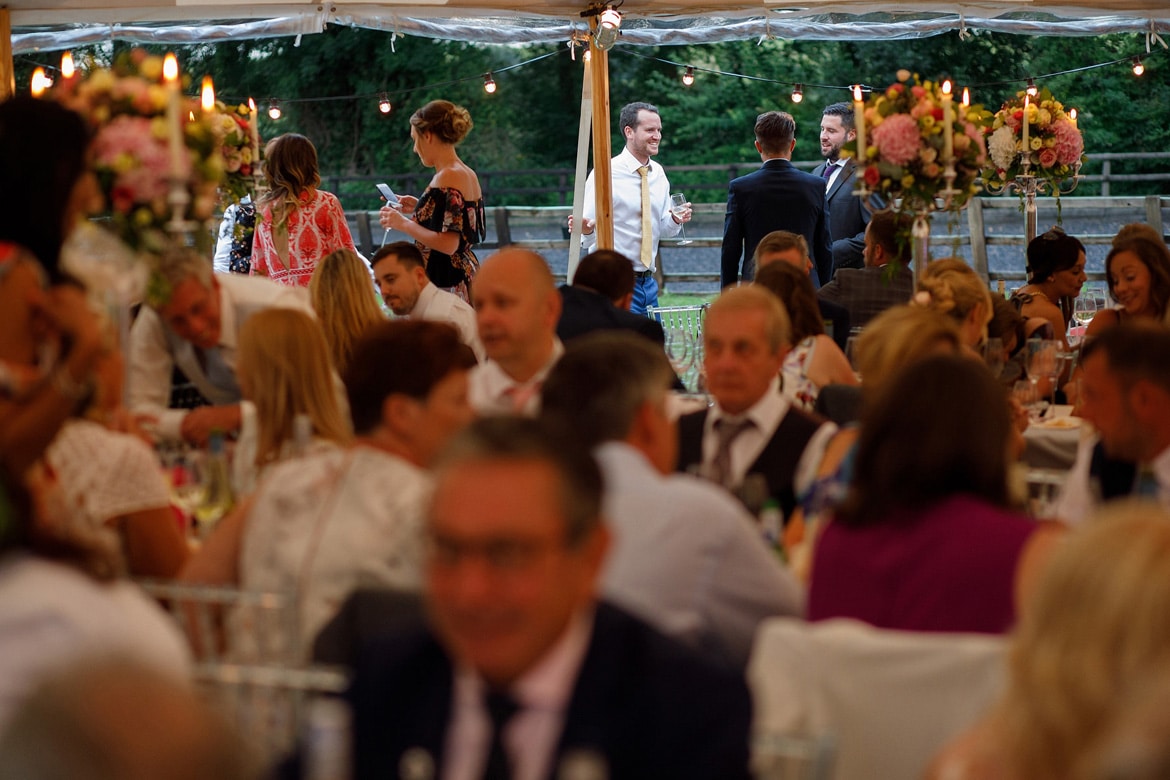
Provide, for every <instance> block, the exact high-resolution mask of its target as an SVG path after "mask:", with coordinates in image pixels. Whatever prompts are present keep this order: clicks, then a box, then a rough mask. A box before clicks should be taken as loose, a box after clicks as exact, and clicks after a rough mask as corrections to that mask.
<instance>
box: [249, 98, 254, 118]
mask: <svg viewBox="0 0 1170 780" xmlns="http://www.w3.org/2000/svg"><path fill="white" fill-rule="evenodd" d="M248 111H250V112H251V113H253V114H254V113H256V101H255V100H253V99H252V98H248Z"/></svg>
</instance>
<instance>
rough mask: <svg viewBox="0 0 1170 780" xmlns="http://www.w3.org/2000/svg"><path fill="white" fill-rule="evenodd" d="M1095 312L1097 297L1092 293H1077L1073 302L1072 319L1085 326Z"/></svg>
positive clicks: (1091, 319)
mask: <svg viewBox="0 0 1170 780" xmlns="http://www.w3.org/2000/svg"><path fill="white" fill-rule="evenodd" d="M1096 314H1097V298H1096V297H1095V296H1093V295H1092V294H1089V295H1083V294H1082V295H1078V296H1077V299H1076V300H1075V301H1074V302H1073V319H1074V320H1076V321H1077V323H1079V324H1080V325H1081V327H1085V326H1087V325H1088V324H1089V323H1090V322H1092V321H1093V317H1095V316H1096Z"/></svg>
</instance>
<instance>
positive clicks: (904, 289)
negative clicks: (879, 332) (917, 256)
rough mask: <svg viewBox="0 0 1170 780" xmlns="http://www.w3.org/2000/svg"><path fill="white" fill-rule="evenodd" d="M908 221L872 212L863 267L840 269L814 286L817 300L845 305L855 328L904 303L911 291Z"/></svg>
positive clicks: (902, 216)
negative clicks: (827, 279)
mask: <svg viewBox="0 0 1170 780" xmlns="http://www.w3.org/2000/svg"><path fill="white" fill-rule="evenodd" d="M910 225H911V219H910V217H909V216H906V215H905V214H899V213H898V212H896V211H879V212H877V213H875V214H874V215H873V218H872V219H870V221H869V226H868V227H867V228H866V229H865V267H864V268H842V269H840V270H839V271H838V272H837V275H836V276H835V277H833V281H831V282H829V283H828V284H826V285H825V286H824V287H822V288H821V289H819V290H817V298H818V300H820V301H821V302H825V301H828V302H830V303H835V304H838V305H840V306H844V307H845V308H846V309H848V311H849V322H850V324H851V325H852V326H853V327H855V328H864V327H865V326H866V325H867V324H868V323H869V321H870V320H872V319H873V318H874V317H876V316H877V315H879V314H881V313H882V312H883V311H885V310H886V309H888V308H890V307H891V306H897V305H898V304H901V303H908V302H909V301H910V296H911V295H913V294H914V274H913V273H912V272H911V271H910V258H911V241H910Z"/></svg>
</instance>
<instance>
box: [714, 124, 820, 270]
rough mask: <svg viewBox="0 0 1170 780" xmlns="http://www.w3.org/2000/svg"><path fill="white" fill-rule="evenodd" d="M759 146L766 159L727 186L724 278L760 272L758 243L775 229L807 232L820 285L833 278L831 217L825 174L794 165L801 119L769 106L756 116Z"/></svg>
mask: <svg viewBox="0 0 1170 780" xmlns="http://www.w3.org/2000/svg"><path fill="white" fill-rule="evenodd" d="M755 132H756V150H757V151H758V152H759V153H760V158H761V159H762V160H763V161H764V165H763V167H762V168H760V170H758V171H755V172H754V173H749V174H747V175H746V176H740V177H739V178H737V179H735V180H734V181H732V182H731V184H730V186H729V187H728V189H727V216H726V217H725V218H724V223H723V256H722V262H721V270H720V281H721V284H722V286H723V287H728V286H730V285H733V284H735V283H736V282H738V281H739V280H740V264H741V260H742V265H743V269H742V270H743V273H742V278H743V280H744V281H751V280H752V278H753V277H754V276H755V265H754V261H753V255H754V253H755V251H756V244H758V243H759V242H760V239H761V238H763V237H764V236H765V235H767V234H768V233H771V232H772V231H773V230H788V231H790V232H792V233H797V234H799V235H802V236H804V239H805V241H807V242H808V245H809V247H811V250H812V257H813V263H814V265H815V266H816V267H815V271H816V276H814V277H813V283H814V284H815V285H816V286H818V287H819V286H820V285H821V284H823V283H824V282H826V281H828V280H829V276H830V274H831V273H832V271H833V258H832V254H831V250H830V247H829V218H828V212H827V211H826V209H825V183H824V180H823V179H819V178H817V177H816V176H812V175H810V174H807V173H804V172H803V171H799V170H797V169H796V168H794V167H793V166H792V162H791V160H792V149H793V147H794V146H795V144H796V140H795V139H796V122H795V121H794V120H793V118H792V116H791V115H789V114H786V113H784V112H783V111H769V112H767V113H766V114H760V116H759V118H757V119H756V127H755Z"/></svg>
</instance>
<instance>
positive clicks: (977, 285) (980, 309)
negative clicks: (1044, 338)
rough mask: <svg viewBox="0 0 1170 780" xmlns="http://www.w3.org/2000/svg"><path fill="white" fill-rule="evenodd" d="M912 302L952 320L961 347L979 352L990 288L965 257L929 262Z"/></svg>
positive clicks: (987, 317)
mask: <svg viewBox="0 0 1170 780" xmlns="http://www.w3.org/2000/svg"><path fill="white" fill-rule="evenodd" d="M870 224H873V223H872V222H871V223H870ZM911 302H912V303H913V304H914V305H916V306H925V307H926V308H929V309H934V310H935V311H937V312H941V313H942V314H945V315H947V316H948V317H950V318H951V319H953V320H954V321H955V322H956V323H957V324H958V326H959V334H960V336H961V338H962V342H963V346H964V347H966V348H967V349H968V350H969V351H970V352H971V353H972V354H973V355H978V349H979V346H980V345H981V344H982V343H983V341H984V339H986V338H987V323H988V322H990V321H991V316H992V313H993V311H992V307H991V291H990V290H989V289H987V285H986V284H984V283H983V280H982V279H980V278H979V275H978V274H976V273H975V271H973V270H972V269H971V266H969V265H967V263H966V262H965V261H964V260H962V259H961V258H958V257H944V258H943V259H941V260H935V261H934V262H932V263H929V264H928V265H927V266H926V270H925V271H923V272H922V277H921V279H919V281H918V288H917V291H916V292H915V293H914V297H913V298H912V299H911ZM980 359H982V358H980Z"/></svg>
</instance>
